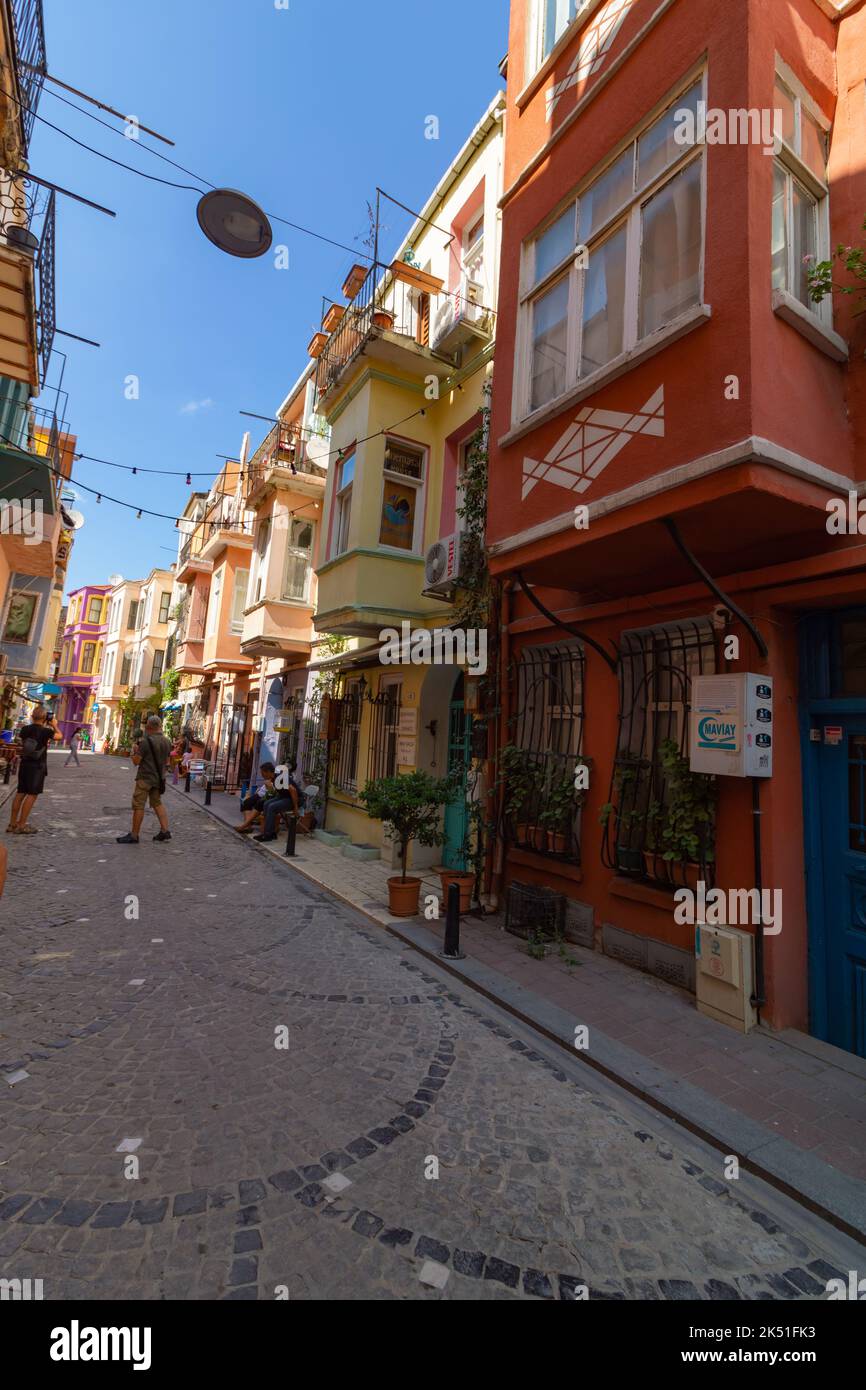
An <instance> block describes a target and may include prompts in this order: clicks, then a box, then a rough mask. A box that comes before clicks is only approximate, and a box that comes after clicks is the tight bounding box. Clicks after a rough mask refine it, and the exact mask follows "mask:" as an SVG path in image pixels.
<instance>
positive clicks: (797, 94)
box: [771, 53, 833, 329]
mask: <svg viewBox="0 0 866 1390" xmlns="http://www.w3.org/2000/svg"><path fill="white" fill-rule="evenodd" d="M774 78H775V79H777V80H778V81H779V82H780V83H781V84H782V86H783V87H787V88H788V91H789V93H790V95H791V97H792V98H793V101H794V142H795V143H794V146H791V145H789V144H787V143H786V141H784V140H783V139H782V133H781V130H778V131H777V132H776V154H775V158H774V160H773V167H774V169H775V168H778V169H780V170H781V171H782V173H783V174H784V176H785V179H786V182H787V195H786V204H785V218H786V224H787V237H788V246H787V251H788V261H787V276H786V279H787V284H786V285H785V291H784V292H785V293H786V294H787V295H789V296H790V298H791V299H793V300H795V301H796V303H797V304H798V305H799V306H800V307H801V308H802V309H804V310H805V311H806V313H809V314H812V316H813V317H814V318H816V319H818V321H819V322H820V323H821V324H823V326H824V327H825V328H830V329H832V327H833V296H832V295H831V294H828V295H826V296H825V297H824V299H823V300H822V301H821V303H820V304H815V303H813V302H812V301H811V300H810V301H809V303H808V304H804V303H803V301H802V299H801V298H800V296H799V294H798V293H797V290H796V284H797V271H798V268H797V267H796V266H795V265H794V238H793V235H792V232H793V226H794V221H793V218H794V185H795V184H800V186H801V188H802V189H803V190H804V191H805V192H806V193H807V194H808V196H809V197H811V198H813V199H814V201H815V223H816V236H815V246H816V252H815V258H816V260H817V261H826V260H829V258H830V185H829V180H828V178H827V176H826V173H825V177H824V179H820V178H819V177H818V175H817V174H816V173H814V171H813V170H812V169H811V167H810V166H809V165H808V164H806V163H805V162H804V161H803V159H802V158H801V157H800V152H801V150H802V145H803V135H802V119H803V112H804V111H805V112H806V113H807V114H808V115H809V116H811V118H812V120H813V121H814V122H815V124H816V125H818V126H820V128H821V130H822V131H823V132H824V135H825V137H826V139H827V158H828V161H829V140H830V134H831V131H832V128H833V127H832V122H830V121H828V120H827V118H826V116H825V115H824V113H823V112H822V111H821V109H820V107H819V106H818V105H817V103H816V102H815V101H814V100H813V99H812V97H811V96H810V95H809V93H808V92H807V91H806V88H805V87H804V86H803V84H802V82H800V81H799V79H798V78H797V77H796V76H795V75H794V73H793V72H792V71H791V69H790V68H789V67H788V65H787V63H785V62H784V61H783V59H782V58H780V57H779V55H778V53H777V54H776V65H775V72H774ZM771 236H772V228H771ZM771 273H772V272H771ZM771 283H772V282H771Z"/></svg>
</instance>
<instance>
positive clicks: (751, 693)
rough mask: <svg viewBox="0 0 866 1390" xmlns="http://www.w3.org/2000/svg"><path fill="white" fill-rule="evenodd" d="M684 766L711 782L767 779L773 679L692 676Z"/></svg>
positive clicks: (738, 675)
mask: <svg viewBox="0 0 866 1390" xmlns="http://www.w3.org/2000/svg"><path fill="white" fill-rule="evenodd" d="M689 733H690V737H689V762H690V766H691V770H692V772H711V773H714V774H715V775H716V776H717V777H772V775H773V677H772V676H756V675H754V673H752V672H742V671H736V672H734V673H732V674H731V675H728V676H695V677H694V679H693V681H692V712H691V726H690V730H689Z"/></svg>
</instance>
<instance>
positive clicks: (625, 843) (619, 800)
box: [598, 758, 643, 873]
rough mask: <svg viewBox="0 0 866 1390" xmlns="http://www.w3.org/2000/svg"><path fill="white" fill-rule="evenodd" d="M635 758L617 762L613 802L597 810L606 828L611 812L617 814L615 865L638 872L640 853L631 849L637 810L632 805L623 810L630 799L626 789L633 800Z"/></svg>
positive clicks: (640, 861) (635, 769)
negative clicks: (599, 810) (632, 831)
mask: <svg viewBox="0 0 866 1390" xmlns="http://www.w3.org/2000/svg"><path fill="white" fill-rule="evenodd" d="M638 766H639V764H638V761H637V760H636V759H634V758H620V759H618V760H617V763H616V771H615V772H614V776H613V789H614V795H615V799H616V803H615V804H614V802H612V801H608V802H607V803H606V804H605V805H604V806H602V808H601V812H600V813H599V818H598V819H599V824H600V825H602V826H603V827H604V828H605V829H607V826H608V822H609V821H610V818H611V816H612V815H614V814H615V816H616V866H617V868H618V869H621V870H624V871H625V872H626V873H641V872H642V871H643V854H642V851H641V850H639V849H632V846H631V830H632V826H633V825H634V824H635V822H636V821H637V820H639V819H640V817H639V816H638V813H637V811H636V810H635V809H634V805H633V804H632V808H631V809H629V810H624V809H623V807H624V805H625V804H626V803H627V802H628V800H629V789H632V791H631V796H632V802H633V799H634V794H635V793H636V791H637V775H638Z"/></svg>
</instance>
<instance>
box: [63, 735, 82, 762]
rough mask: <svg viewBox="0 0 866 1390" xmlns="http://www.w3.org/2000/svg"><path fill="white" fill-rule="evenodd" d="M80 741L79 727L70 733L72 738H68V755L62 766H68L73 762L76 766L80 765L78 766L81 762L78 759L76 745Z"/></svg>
mask: <svg viewBox="0 0 866 1390" xmlns="http://www.w3.org/2000/svg"><path fill="white" fill-rule="evenodd" d="M80 741H81V730H80V729H76V730H75V733H74V734H73V735H72V738H71V739H70V740H69V757H68V758H67V759H66V762H65V763H64V764H63V766H64V767H68V766H69V764H70V763H75V766H76V767H80V766H81V763H80V762H79V761H78V745H79V743H80Z"/></svg>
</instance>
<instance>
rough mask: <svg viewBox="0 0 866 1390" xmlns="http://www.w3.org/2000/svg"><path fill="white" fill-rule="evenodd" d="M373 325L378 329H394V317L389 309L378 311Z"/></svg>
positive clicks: (374, 316)
mask: <svg viewBox="0 0 866 1390" xmlns="http://www.w3.org/2000/svg"><path fill="white" fill-rule="evenodd" d="M373 323H374V325H375V326H376V328H393V327H394V315H393V314H392V313H391V311H390V310H389V309H377V310H376V312H375V313H374V315H373Z"/></svg>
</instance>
